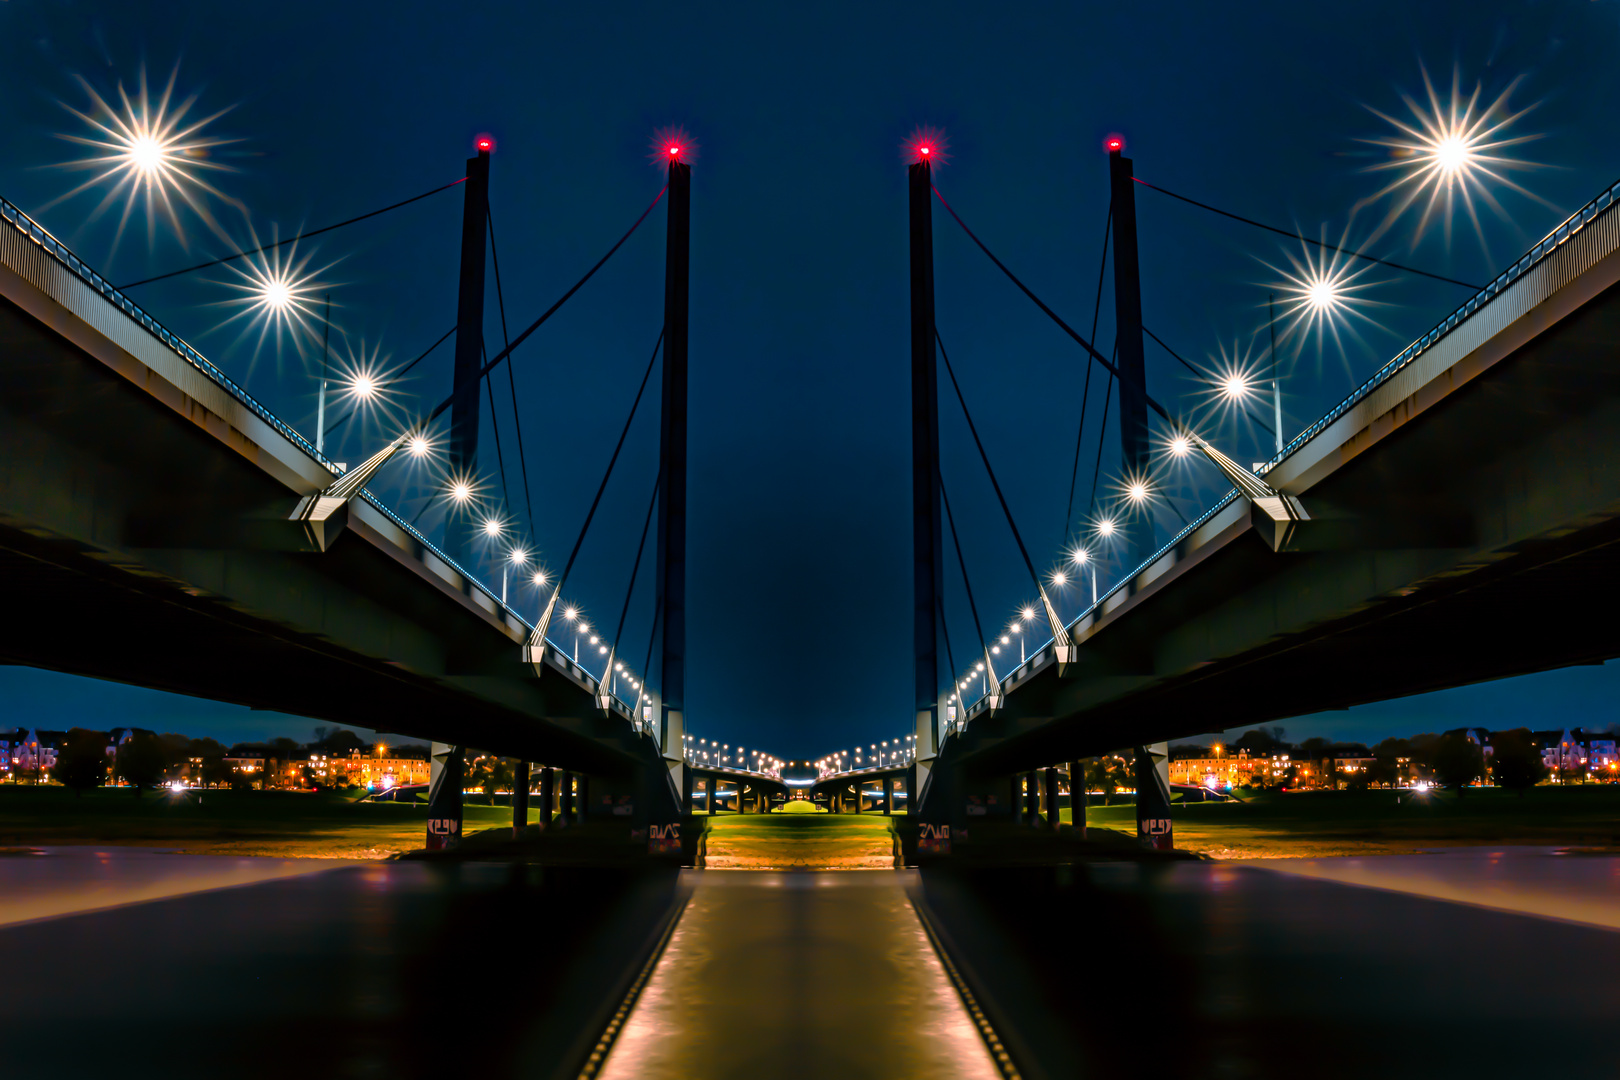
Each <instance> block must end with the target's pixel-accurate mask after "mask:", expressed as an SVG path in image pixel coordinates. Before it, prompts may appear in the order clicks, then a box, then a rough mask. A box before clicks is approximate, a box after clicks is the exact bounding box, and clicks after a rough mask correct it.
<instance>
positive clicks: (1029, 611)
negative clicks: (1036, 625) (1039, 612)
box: [1018, 607, 1035, 622]
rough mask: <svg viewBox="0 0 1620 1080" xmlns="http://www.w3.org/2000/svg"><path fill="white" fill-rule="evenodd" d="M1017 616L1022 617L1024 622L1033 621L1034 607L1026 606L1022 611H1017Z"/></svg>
mask: <svg viewBox="0 0 1620 1080" xmlns="http://www.w3.org/2000/svg"><path fill="white" fill-rule="evenodd" d="M1018 617H1019V618H1020V619H1023V620H1024V621H1025V622H1034V621H1035V609H1034V608H1032V607H1026V608H1025V609H1024V610H1023V611H1020V612H1019V613H1018Z"/></svg>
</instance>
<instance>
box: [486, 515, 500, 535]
mask: <svg viewBox="0 0 1620 1080" xmlns="http://www.w3.org/2000/svg"><path fill="white" fill-rule="evenodd" d="M501 529H502V525H501V523H500V520H499V519H498V518H485V519H484V524H483V530H484V535H485V536H499V535H501Z"/></svg>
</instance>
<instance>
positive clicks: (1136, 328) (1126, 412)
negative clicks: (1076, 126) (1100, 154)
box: [1108, 146, 1153, 569]
mask: <svg viewBox="0 0 1620 1080" xmlns="http://www.w3.org/2000/svg"><path fill="white" fill-rule="evenodd" d="M1122 149H1123V147H1122V146H1121V147H1116V148H1114V149H1111V150H1110V151H1109V152H1108V182H1109V185H1108V186H1109V191H1110V193H1111V195H1112V203H1111V205H1112V206H1113V217H1114V221H1113V229H1114V326H1115V328H1116V329H1115V341H1117V342H1118V346H1119V359H1118V361H1117V363H1118V366H1119V437H1120V449H1121V459H1120V469H1121V470H1122V471H1123V473H1124V475H1125V476H1127V477H1130V478H1133V479H1141V480H1143V481H1146V480H1147V475H1148V470H1149V468H1150V467H1151V464H1152V458H1151V456H1150V454H1149V446H1148V418H1147V361H1146V357H1145V355H1144V347H1143V342H1142V282H1141V264H1140V262H1139V260H1138V256H1137V248H1136V182H1135V180H1134V179H1133V178H1132V172H1131V159H1130V158H1128V157H1124V156H1123V155H1122V154H1121V150H1122ZM1124 532H1125V542H1126V548H1127V550H1126V552H1125V561H1126V566H1127V569H1134V568H1135V566H1136V564H1137V562H1138V561H1140V560H1141V559H1142V558H1143V557H1144V556H1146V555H1147V554H1148V553H1149V552H1150V551H1152V544H1153V522H1152V520H1151V519H1149V518H1148V517H1147V516H1146V514H1145V513H1142V514H1137V515H1133V516H1132V517H1131V519H1130V520H1129V521H1127V522H1125V529H1124Z"/></svg>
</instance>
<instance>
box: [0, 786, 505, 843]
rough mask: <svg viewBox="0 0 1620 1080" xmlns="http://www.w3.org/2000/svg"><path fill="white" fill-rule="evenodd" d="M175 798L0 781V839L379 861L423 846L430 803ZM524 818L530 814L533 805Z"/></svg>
mask: <svg viewBox="0 0 1620 1080" xmlns="http://www.w3.org/2000/svg"><path fill="white" fill-rule="evenodd" d="M201 794H202V800H201V803H200V804H199V802H198V800H197V793H196V792H189V793H187V794H186V795H185V796H183V797H181V796H174V795H170V794H168V793H167V792H151V791H149V792H147V793H146V794H145V795H143V796H142V797H141V798H140V799H136V798H135V795H134V793H133V792H131V791H129V790H127V789H121V790H114V789H111V788H103V789H100V790H97V791H91V792H87V793H85V794H84V795H82V796H79V795H75V794H74V793H73V792H71V791H69V790H68V789H66V788H61V787H51V786H43V787H31V786H26V785H25V786H12V785H9V784H7V785H3V786H0V846H6V847H14V846H20V845H30V844H37V845H45V844H125V845H132V846H140V847H162V848H169V849H174V850H180V851H187V852H193V853H198V854H211V855H275V856H282V857H300V858H323V859H376V858H382V857H384V856H387V855H392V854H394V853H396V852H400V851H410V850H413V849H415V848H420V847H421V846H422V844H423V841H424V839H425V835H426V817H427V809H426V807H425V806H424V805H421V804H417V805H411V804H409V803H357V802H354V801H352V800H351V798H350V797H347V796H343V795H338V794H331V793H320V794H307V793H303V792H287V791H245V792H233V791H205V792H202V793H201ZM529 818H530V820H531V821H533V820H535V817H534V813H533V812H532V811H531V812H530V815H529ZM511 823H512V811H511V810H510V809H509V808H507V807H504V806H494V807H491V806H467V807H466V809H465V812H464V825H463V827H464V829H465V830H466V831H467V832H469V833H471V832H474V831H476V830H479V829H485V828H490V827H492V826H501V825H506V826H509V825H511Z"/></svg>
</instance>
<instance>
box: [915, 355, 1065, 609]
mask: <svg viewBox="0 0 1620 1080" xmlns="http://www.w3.org/2000/svg"><path fill="white" fill-rule="evenodd" d="M934 340H935V341H936V342H938V343H939V355H940V358H941V359H943V360H944V361H945V373H946V374H947V375H949V376H950V377H951V389H953V390H955V391H956V400H957V402H958V404H960V405H961V406H962V415H963V416H964V417H966V418H967V425H968V431H969V433H971V434H972V436H973V445H974V446H977V447H978V448H979V460H980V461H982V462H984V471H985V472H986V473H989V474H990V486H991V487H992V488H994V489H995V491H996V499H997V500H998V501H999V502H1000V503H1001V512H1002V513H1003V514H1005V515H1007V527H1008V528H1010V529H1011V530H1012V534H1013V539H1014V540H1016V541H1017V542H1018V554H1020V555H1022V556H1023V557H1024V566H1025V568H1026V569H1028V570H1029V577H1030V580H1031V581H1033V582H1034V583H1035V591H1036V592H1039V593H1042V595H1045V593H1044V590H1042V589H1041V578H1040V575H1039V574H1037V573H1036V572H1035V563H1034V562H1033V561H1031V560H1030V557H1029V550H1028V549H1027V548H1025V547H1024V538H1023V537H1022V536H1021V535H1019V532H1018V523H1017V522H1016V521H1014V520H1013V515H1012V508H1011V507H1009V506H1008V505H1007V497H1006V496H1005V495H1003V494H1002V493H1001V483H1000V481H998V480H997V479H996V470H995V469H993V468H992V467H991V466H990V455H989V454H987V453H985V449H984V442H983V440H981V439H980V438H979V429H978V427H977V426H976V425H975V424H974V423H973V414H972V413H971V412H969V411H968V405H967V398H965V397H963V396H962V385H961V384H960V383H958V382H957V381H956V371H955V369H953V368H952V367H951V358H950V356H949V355H948V354H947V353H946V352H945V341H944V339H942V338H941V337H940V336H939V327H937V326H936V327H934ZM942 483H943V482H942Z"/></svg>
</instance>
